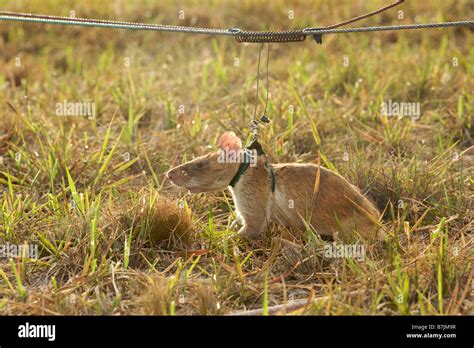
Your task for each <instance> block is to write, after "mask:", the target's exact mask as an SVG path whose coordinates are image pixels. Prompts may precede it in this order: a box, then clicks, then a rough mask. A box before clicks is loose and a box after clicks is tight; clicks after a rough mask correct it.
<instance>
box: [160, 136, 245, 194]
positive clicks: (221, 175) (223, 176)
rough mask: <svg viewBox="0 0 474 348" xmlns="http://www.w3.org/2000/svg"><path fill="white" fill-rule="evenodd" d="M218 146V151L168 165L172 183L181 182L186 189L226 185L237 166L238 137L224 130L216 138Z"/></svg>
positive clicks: (239, 146) (235, 171) (180, 184)
mask: <svg viewBox="0 0 474 348" xmlns="http://www.w3.org/2000/svg"><path fill="white" fill-rule="evenodd" d="M219 147H220V149H219V151H215V152H211V153H208V154H207V155H204V156H200V157H197V158H195V159H193V160H192V161H189V162H186V163H184V164H181V165H180V166H177V167H175V168H172V169H170V170H169V171H168V173H167V174H166V176H167V177H168V179H169V180H170V181H171V182H172V183H173V184H175V185H177V186H183V187H185V188H187V189H188V190H189V191H190V192H211V191H220V190H224V189H226V188H227V186H229V183H230V182H231V180H232V178H233V177H234V176H235V174H236V173H237V170H238V169H239V165H240V163H241V161H240V160H239V159H240V158H242V156H241V154H242V153H243V151H242V141H241V140H240V139H239V137H238V136H237V135H235V133H234V132H225V133H224V134H222V136H221V137H220V139H219Z"/></svg>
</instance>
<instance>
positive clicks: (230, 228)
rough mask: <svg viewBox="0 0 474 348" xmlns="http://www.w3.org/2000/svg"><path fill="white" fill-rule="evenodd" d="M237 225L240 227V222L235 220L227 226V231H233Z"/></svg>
mask: <svg viewBox="0 0 474 348" xmlns="http://www.w3.org/2000/svg"><path fill="white" fill-rule="evenodd" d="M238 225H240V222H239V220H238V219H235V220H234V221H232V223H231V224H230V226H229V230H231V231H232V230H234V229H235V228H236V227H237V226H238Z"/></svg>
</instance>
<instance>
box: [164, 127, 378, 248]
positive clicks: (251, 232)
mask: <svg viewBox="0 0 474 348" xmlns="http://www.w3.org/2000/svg"><path fill="white" fill-rule="evenodd" d="M252 145H253V146H249V147H247V148H244V149H243V148H242V141H241V140H240V139H239V137H238V136H237V135H236V134H235V133H234V132H229V131H228V132H225V133H224V134H222V135H221V137H220V139H219V148H220V149H219V150H218V151H213V152H210V153H208V154H207V155H204V156H200V157H197V158H195V159H193V160H191V161H189V162H186V163H184V164H181V165H179V166H177V167H175V168H172V169H170V170H169V171H168V172H167V174H166V176H167V178H168V179H169V180H170V181H171V182H172V183H173V184H175V185H177V186H181V187H185V188H186V189H188V190H189V191H190V192H191V193H199V192H213V191H222V190H225V189H227V188H228V189H229V190H230V192H231V194H232V198H233V200H234V203H235V208H236V217H237V221H238V222H240V223H241V225H242V227H241V228H240V230H239V232H238V234H239V236H240V237H244V238H248V239H257V238H259V237H261V236H262V235H263V234H264V233H265V231H266V230H267V228H268V226H269V223H270V222H271V221H274V222H276V223H278V224H281V225H283V226H286V227H288V228H295V229H299V230H307V229H308V228H310V227H311V228H312V229H313V230H315V231H316V232H317V233H318V234H320V235H324V236H330V237H335V234H339V235H341V236H342V237H343V238H344V236H346V237H348V236H354V234H355V232H357V233H358V234H359V235H360V236H361V237H362V238H367V239H368V238H374V237H375V238H376V239H381V237H383V236H384V231H383V228H382V227H381V224H380V223H379V222H378V221H379V217H380V212H379V211H378V209H377V208H376V207H375V206H374V205H373V204H372V203H371V202H370V201H369V199H367V198H366V197H365V196H364V195H362V194H361V193H360V190H359V189H358V188H357V187H356V186H354V185H352V184H350V183H349V182H348V181H347V180H346V179H345V178H344V177H342V176H341V175H339V174H337V173H335V172H333V171H331V170H329V169H326V168H324V167H322V166H318V165H316V164H302V163H280V164H271V163H269V162H268V160H267V156H266V155H265V153H264V152H263V150H262V148H261V146H260V145H259V144H258V142H253V143H252ZM317 178H319V179H317ZM318 181H319V184H318ZM235 222H236V221H234V222H233V223H232V225H235Z"/></svg>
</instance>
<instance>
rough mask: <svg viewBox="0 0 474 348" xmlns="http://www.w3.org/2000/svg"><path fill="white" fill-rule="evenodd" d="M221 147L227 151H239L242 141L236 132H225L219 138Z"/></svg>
mask: <svg viewBox="0 0 474 348" xmlns="http://www.w3.org/2000/svg"><path fill="white" fill-rule="evenodd" d="M219 147H220V148H221V149H222V150H225V151H228V150H234V151H239V150H240V149H242V141H241V140H240V138H239V137H238V136H237V135H235V133H234V132H225V133H224V134H222V135H221V137H220V139H219Z"/></svg>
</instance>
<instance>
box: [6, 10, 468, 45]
mask: <svg viewBox="0 0 474 348" xmlns="http://www.w3.org/2000/svg"><path fill="white" fill-rule="evenodd" d="M392 5H393V6H394V4H392ZM392 5H389V6H390V7H393V6H392ZM385 9H386V8H385ZM379 11H380V10H377V11H375V12H373V13H371V14H370V15H372V14H374V13H379ZM368 15H369V14H368ZM368 15H364V16H359V17H355V18H353V19H351V20H349V21H346V22H342V23H339V24H337V25H335V26H337V27H339V26H341V25H345V24H347V23H352V22H354V21H355V20H356V19H357V20H359V19H362V18H366V16H368ZM0 20H3V21H17V22H32V23H46V24H59V25H79V26H88V27H99V28H115V29H129V30H152V31H163V32H180V33H189V34H207V35H224V36H233V37H235V38H236V40H237V41H239V42H294V41H304V40H305V39H306V36H308V35H312V36H313V37H314V38H315V40H316V41H317V42H318V43H320V42H321V37H322V35H325V34H342V33H361V32H373V31H387V30H408V29H424V28H446V27H462V26H474V20H465V21H456V22H441V23H422V24H405V25H388V26H372V27H358V28H336V27H335V26H330V27H326V28H306V29H302V30H286V31H243V30H240V29H238V28H230V29H213V28H199V27H189V26H179V25H164V24H146V23H138V22H123V21H111V20H104V19H88V18H72V17H61V16H48V15H36V14H30V13H16V12H8V11H0Z"/></svg>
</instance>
